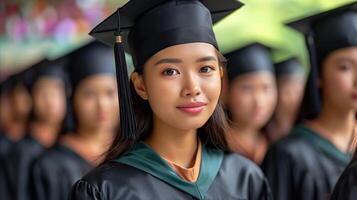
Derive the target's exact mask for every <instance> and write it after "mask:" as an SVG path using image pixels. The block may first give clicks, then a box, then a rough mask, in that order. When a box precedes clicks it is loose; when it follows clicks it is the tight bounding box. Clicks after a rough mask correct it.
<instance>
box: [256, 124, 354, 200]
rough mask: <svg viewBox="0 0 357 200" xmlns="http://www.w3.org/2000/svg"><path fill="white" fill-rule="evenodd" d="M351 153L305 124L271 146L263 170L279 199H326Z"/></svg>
mask: <svg viewBox="0 0 357 200" xmlns="http://www.w3.org/2000/svg"><path fill="white" fill-rule="evenodd" d="M350 158H351V154H347V153H343V152H341V151H339V150H338V149H337V148H336V147H335V146H334V145H333V144H332V143H331V142H330V141H328V140H326V139H325V138H322V137H321V136H319V135H318V133H316V132H314V131H313V130H311V129H309V128H308V127H306V126H304V125H299V126H297V127H295V128H294V129H293V130H292V132H291V134H290V135H288V136H287V137H285V138H284V139H282V140H281V141H279V142H277V143H276V144H274V145H272V147H271V148H270V149H269V151H268V153H267V155H266V157H265V160H264V162H263V165H262V168H263V171H264V172H265V175H266V176H267V178H268V181H269V183H270V186H271V188H272V192H273V196H274V198H275V199H277V200H287V199H289V200H295V199H296V200H300V199H301V200H302V199H303V200H320V199H321V200H326V199H328V198H329V196H330V194H331V192H332V189H333V187H334V185H335V183H336V181H337V179H338V177H339V176H340V175H341V173H342V171H343V169H344V168H345V167H346V166H347V164H348V163H349V161H350Z"/></svg>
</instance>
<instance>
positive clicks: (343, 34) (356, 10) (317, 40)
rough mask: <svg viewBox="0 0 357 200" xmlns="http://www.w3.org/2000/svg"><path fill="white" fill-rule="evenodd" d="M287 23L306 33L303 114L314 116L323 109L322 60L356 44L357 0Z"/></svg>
mask: <svg viewBox="0 0 357 200" xmlns="http://www.w3.org/2000/svg"><path fill="white" fill-rule="evenodd" d="M287 25H288V26H290V27H292V28H294V29H296V30H298V31H300V32H302V33H303V34H304V36H305V40H306V44H307V48H308V52H309V56H310V65H311V71H310V74H309V76H308V80H307V83H306V89H305V96H304V100H303V106H302V113H301V114H300V117H301V118H305V119H313V118H315V117H317V116H318V114H319V113H320V111H321V97H320V92H319V87H318V78H319V73H320V72H319V71H321V67H322V64H323V61H324V60H325V59H326V57H327V56H328V55H329V54H331V53H332V52H334V51H336V50H338V49H342V48H347V47H352V46H357V1H353V2H352V3H349V4H347V5H344V6H341V7H338V8H335V9H332V10H329V11H326V12H322V13H319V14H316V15H313V16H309V17H305V18H303V19H299V20H296V21H294V22H291V23H288V24H287Z"/></svg>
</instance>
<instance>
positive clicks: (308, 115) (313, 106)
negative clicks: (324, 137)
mask: <svg viewBox="0 0 357 200" xmlns="http://www.w3.org/2000/svg"><path fill="white" fill-rule="evenodd" d="M305 40H306V44H307V46H308V53H309V60H310V68H311V69H310V73H309V76H308V79H307V82H306V86H305V95H304V98H303V104H302V110H301V112H302V113H301V114H300V117H301V120H304V119H313V118H316V117H317V116H318V115H319V114H320V112H321V95H320V91H319V86H318V79H319V66H318V64H317V60H316V52H315V43H314V38H313V33H312V32H311V33H308V34H307V35H306V36H305Z"/></svg>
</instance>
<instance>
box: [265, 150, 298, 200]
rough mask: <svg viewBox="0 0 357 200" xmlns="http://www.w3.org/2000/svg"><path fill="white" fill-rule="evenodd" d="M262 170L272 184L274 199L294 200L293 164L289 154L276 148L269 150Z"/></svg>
mask: <svg viewBox="0 0 357 200" xmlns="http://www.w3.org/2000/svg"><path fill="white" fill-rule="evenodd" d="M262 169H263V171H264V174H265V175H266V177H267V179H268V182H269V184H270V187H271V190H272V193H273V196H274V199H276V200H286V199H292V195H291V193H292V187H293V186H292V181H293V176H292V163H291V161H290V157H289V155H288V154H287V153H284V152H283V151H280V150H279V149H278V148H276V147H272V148H270V149H269V151H268V153H267V154H266V156H265V159H264V161H263V164H262Z"/></svg>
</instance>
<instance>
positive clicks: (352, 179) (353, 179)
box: [331, 159, 357, 200]
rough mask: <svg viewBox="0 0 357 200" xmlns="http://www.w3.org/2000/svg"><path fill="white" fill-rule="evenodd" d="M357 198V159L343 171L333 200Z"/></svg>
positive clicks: (332, 197) (333, 194)
mask: <svg viewBox="0 0 357 200" xmlns="http://www.w3.org/2000/svg"><path fill="white" fill-rule="evenodd" d="M356 198H357V159H355V160H354V161H353V162H351V164H350V165H349V166H348V167H347V168H346V170H345V171H344V172H343V173H342V175H341V177H340V179H339V180H338V182H337V184H336V186H335V189H334V191H333V193H332V196H331V200H353V199H356Z"/></svg>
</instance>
